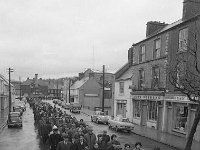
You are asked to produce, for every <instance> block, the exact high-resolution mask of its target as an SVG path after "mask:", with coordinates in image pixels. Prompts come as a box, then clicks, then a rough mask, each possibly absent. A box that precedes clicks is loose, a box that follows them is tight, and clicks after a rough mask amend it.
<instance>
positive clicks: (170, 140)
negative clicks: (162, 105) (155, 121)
mask: <svg viewBox="0 0 200 150" xmlns="http://www.w3.org/2000/svg"><path fill="white" fill-rule="evenodd" d="M81 113H83V114H85V115H88V116H91V115H92V114H93V113H94V111H92V110H88V109H85V108H83V109H82V110H81ZM133 133H134V134H137V135H140V136H143V137H146V138H150V139H152V140H154V141H157V142H160V143H163V144H166V145H169V146H172V147H175V148H178V149H180V150H183V149H184V147H185V144H186V139H185V138H182V137H179V136H176V135H172V134H169V133H164V132H159V131H157V130H155V129H151V128H146V127H142V126H139V125H135V128H134V130H133ZM199 149H200V142H197V141H193V144H192V150H199Z"/></svg>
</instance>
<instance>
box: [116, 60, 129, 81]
mask: <svg viewBox="0 0 200 150" xmlns="http://www.w3.org/2000/svg"><path fill="white" fill-rule="evenodd" d="M130 67H131V65H130V63H129V62H127V63H126V64H125V65H123V66H122V67H121V68H120V69H119V70H117V72H116V73H115V79H118V78H119V77H121V76H122V75H123V74H124V72H126V71H127V70H128V69H129V68H130Z"/></svg>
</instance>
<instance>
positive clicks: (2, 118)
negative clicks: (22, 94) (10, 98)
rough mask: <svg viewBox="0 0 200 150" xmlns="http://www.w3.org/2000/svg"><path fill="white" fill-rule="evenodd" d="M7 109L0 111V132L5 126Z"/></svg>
mask: <svg viewBox="0 0 200 150" xmlns="http://www.w3.org/2000/svg"><path fill="white" fill-rule="evenodd" d="M8 112H9V107H7V108H5V109H4V110H1V111H0V131H1V130H2V129H3V128H4V127H5V126H6V124H7V117H8Z"/></svg>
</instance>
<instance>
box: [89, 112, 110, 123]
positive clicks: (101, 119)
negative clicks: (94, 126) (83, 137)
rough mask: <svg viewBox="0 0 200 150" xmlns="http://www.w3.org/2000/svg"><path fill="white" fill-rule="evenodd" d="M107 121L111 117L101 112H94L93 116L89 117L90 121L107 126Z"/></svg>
mask: <svg viewBox="0 0 200 150" xmlns="http://www.w3.org/2000/svg"><path fill="white" fill-rule="evenodd" d="M109 119H111V117H110V116H108V115H105V113H104V112H102V111H95V113H94V115H92V116H91V121H92V122H96V123H103V124H108V120H109Z"/></svg>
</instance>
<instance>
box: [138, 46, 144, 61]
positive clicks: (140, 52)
mask: <svg viewBox="0 0 200 150" xmlns="http://www.w3.org/2000/svg"><path fill="white" fill-rule="evenodd" d="M144 61H145V45H142V46H141V47H140V51H139V63H141V62H144Z"/></svg>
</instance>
